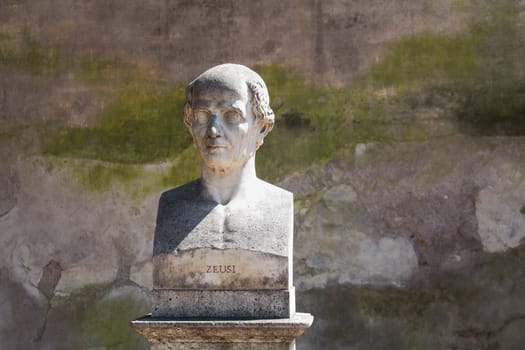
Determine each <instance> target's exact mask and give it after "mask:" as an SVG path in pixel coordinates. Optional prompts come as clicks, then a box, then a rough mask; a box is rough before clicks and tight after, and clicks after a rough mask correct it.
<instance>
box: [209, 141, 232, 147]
mask: <svg viewBox="0 0 525 350" xmlns="http://www.w3.org/2000/svg"><path fill="white" fill-rule="evenodd" d="M206 147H208V148H226V147H228V145H227V144H225V143H217V142H206Z"/></svg>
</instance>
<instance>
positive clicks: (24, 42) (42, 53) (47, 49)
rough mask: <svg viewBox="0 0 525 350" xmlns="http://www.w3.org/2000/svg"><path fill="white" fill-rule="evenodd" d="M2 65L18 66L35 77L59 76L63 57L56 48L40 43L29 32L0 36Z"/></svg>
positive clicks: (0, 62) (4, 33)
mask: <svg viewBox="0 0 525 350" xmlns="http://www.w3.org/2000/svg"><path fill="white" fill-rule="evenodd" d="M0 64H2V65H10V66H17V67H20V68H22V69H24V70H27V71H28V72H30V73H31V74H33V75H43V74H57V73H58V72H59V69H60V68H61V56H60V52H59V50H58V48H57V47H56V46H44V45H41V44H40V43H38V41H37V40H36V39H35V38H34V37H33V35H32V34H31V33H30V32H28V31H22V32H21V33H7V32H3V33H1V34H0Z"/></svg>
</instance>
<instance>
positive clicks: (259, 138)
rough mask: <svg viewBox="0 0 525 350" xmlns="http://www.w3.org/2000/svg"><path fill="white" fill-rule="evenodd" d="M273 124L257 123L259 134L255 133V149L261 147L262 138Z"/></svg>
mask: <svg viewBox="0 0 525 350" xmlns="http://www.w3.org/2000/svg"><path fill="white" fill-rule="evenodd" d="M272 128H273V124H270V123H265V122H263V121H259V122H258V125H257V129H258V130H259V132H258V133H257V141H256V144H255V146H256V149H259V147H261V145H262V144H263V143H264V138H265V137H266V135H268V133H269V132H270V131H271V130H272Z"/></svg>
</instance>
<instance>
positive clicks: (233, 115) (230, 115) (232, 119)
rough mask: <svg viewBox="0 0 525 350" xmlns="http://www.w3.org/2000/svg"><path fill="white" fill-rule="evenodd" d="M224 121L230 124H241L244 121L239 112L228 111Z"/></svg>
mask: <svg viewBox="0 0 525 350" xmlns="http://www.w3.org/2000/svg"><path fill="white" fill-rule="evenodd" d="M224 120H226V121H227V122H228V123H240V122H241V121H242V116H241V114H240V113H239V112H237V111H227V112H226V113H224Z"/></svg>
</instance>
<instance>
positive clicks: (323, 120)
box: [0, 0, 525, 190]
mask: <svg viewBox="0 0 525 350" xmlns="http://www.w3.org/2000/svg"><path fill="white" fill-rule="evenodd" d="M516 6H517V5H516V2H514V1H512V0H504V1H499V2H498V1H490V0H484V1H481V2H480V3H479V4H478V2H476V4H474V3H473V2H471V1H462V2H456V3H454V4H453V7H454V8H455V9H456V10H457V11H466V13H468V14H469V16H470V18H471V25H470V27H468V28H467V30H465V31H464V32H462V33H455V34H447V33H431V32H426V33H418V34H415V35H412V36H410V37H407V38H403V39H401V40H399V41H397V42H395V43H393V44H392V46H391V47H390V48H389V50H388V51H387V53H386V55H385V56H384V57H383V59H382V60H381V61H379V62H378V63H376V64H375V65H373V66H372V67H371V69H370V71H369V73H368V74H365V75H364V76H362V77H361V78H360V79H358V80H356V81H354V82H352V85H351V86H350V85H349V86H329V85H319V84H316V83H315V82H312V81H310V80H308V79H307V78H305V77H304V76H302V75H300V74H298V73H297V72H295V71H294V70H293V69H291V68H290V67H283V66H280V65H277V64H274V65H263V66H256V67H254V69H255V70H256V71H258V72H259V73H260V74H261V75H262V77H263V78H264V80H265V81H266V82H267V85H268V87H269V90H270V95H271V103H272V108H273V109H274V111H275V113H276V124H277V125H276V128H275V129H274V131H272V133H271V134H270V135H269V136H268V137H267V139H266V140H265V144H264V146H263V147H262V148H261V150H260V151H259V152H258V157H257V163H258V165H257V168H258V172H259V175H260V176H261V177H263V178H265V179H269V180H272V181H278V180H279V179H281V178H283V177H284V176H286V175H287V174H290V173H292V172H294V171H299V170H301V169H305V168H306V167H309V166H310V165H312V164H315V163H322V162H324V161H326V160H328V159H330V158H332V157H333V156H334V155H335V154H338V153H340V152H342V151H345V150H348V149H350V150H352V149H353V148H354V147H355V145H356V144H357V143H367V142H376V141H379V142H384V143H389V142H403V141H414V140H426V139H428V138H429V137H436V136H444V135H451V134H454V133H458V132H463V133H467V134H470V133H475V134H489V135H494V134H495V135H500V134H504V135H509V134H510V135H521V134H525V63H524V62H525V60H523V59H522V58H523V57H525V34H524V33H525V29H524V28H525V26H524V25H523V20H522V19H521V17H520V16H519V11H517V7H516ZM10 40H11V39H10V37H9V36H4V37H1V38H0V43H4V44H3V46H2V47H3V48H5V47H8V46H9V45H7V44H5V43H9V42H10ZM25 40H26V42H27V45H26V46H27V47H28V48H29V49H28V50H26V51H27V52H26V53H24V55H25V56H24V57H26V56H27V57H33V58H31V59H30V58H27V59H26V61H27V62H34V64H33V63H31V64H29V63H27V66H26V67H31V66H35V67H43V66H46V64H44V63H42V62H47V61H46V59H43V58H42V57H47V56H46V55H45V54H42V52H44V51H45V50H44V51H42V49H38V45H36V43H34V41H32V40H33V39H30V36H27V37H26V39H25ZM32 43H33V44H32ZM6 45H7V46H6ZM31 47H34V49H30V48H31ZM2 50H3V51H2V52H10V51H9V50H7V51H5V50H4V49H2ZM31 50H33V51H31ZM24 52H25V51H24ZM31 52H33V53H31ZM45 52H48V51H45ZM2 55H3V56H2V57H4V61H5V60H6V59H7V60H9V59H10V58H6V57H11V56H9V55H10V54H5V53H3V54H2ZM48 56H49V55H48ZM38 62H40V63H38ZM28 69H30V68H28ZM31 69H32V68H31ZM39 69H40V70H42V69H41V68H39ZM71 69H72V72H73V76H74V77H75V78H76V79H79V80H81V81H83V82H90V83H93V84H101V85H100V86H102V85H104V84H105V85H104V86H106V87H107V86H109V87H110V88H109V89H106V90H105V91H107V92H108V98H109V100H110V101H111V102H110V103H109V104H108V105H107V107H105V109H104V110H103V111H102V113H101V114H100V115H99V116H97V118H96V121H95V123H93V124H91V125H90V126H88V127H63V128H61V129H60V131H59V132H58V133H56V134H54V133H51V137H49V135H48V134H46V137H45V138H43V140H45V141H44V142H43V147H42V150H43V153H44V154H47V155H53V156H58V157H72V158H78V159H88V160H101V161H105V162H108V163H116V164H120V165H121V168H119V169H113V168H111V167H107V166H106V165H104V166H100V165H97V166H95V167H94V168H93V169H90V170H86V171H85V172H84V173H83V175H82V176H81V178H80V183H81V184H84V185H86V187H87V188H90V189H97V190H103V189H107V188H109V186H110V184H111V183H113V182H114V181H117V182H124V183H127V182H129V183H133V181H134V180H133V181H131V180H130V179H136V178H138V177H141V176H143V174H142V173H140V172H137V171H136V168H133V167H131V168H129V167H126V166H125V165H126V164H130V165H132V164H145V163H159V162H163V161H168V162H170V163H172V164H180V163H187V164H189V163H191V165H190V166H189V167H186V166H179V165H173V167H172V170H170V171H169V175H166V173H165V172H164V173H163V174H161V175H159V176H161V177H160V178H159V179H156V180H155V181H153V180H152V181H151V183H158V184H167V185H177V184H180V183H182V181H183V180H185V179H188V177H189V176H190V174H191V175H192V176H196V175H198V170H197V169H198V160H192V161H191V162H190V161H189V160H188V159H187V157H188V155H190V154H191V155H192V156H193V155H195V153H194V152H193V148H192V146H190V145H191V138H190V136H189V134H188V133H187V131H186V130H185V128H184V126H183V123H182V109H183V104H184V85H183V84H181V85H177V86H175V87H168V86H166V84H165V82H164V81H163V80H162V79H161V78H159V77H158V76H156V75H155V73H152V72H145V71H144V69H141V68H138V67H137V66H133V65H131V64H128V63H125V62H122V61H118V60H114V59H109V60H108V59H104V58H100V57H89V58H85V59H82V60H80V61H79V63H78V64H76V65H75V66H74V67H73V68H71ZM37 70H38V69H35V71H37ZM283 150H286V151H285V152H283ZM106 168H107V169H106ZM128 168H129V169H128ZM108 169H112V170H108ZM124 169H127V170H124ZM133 169H135V170H133ZM112 171H114V175H112ZM139 173H140V174H139ZM77 174H78V172H77ZM152 186H153V185H152ZM146 187H147V186H146Z"/></svg>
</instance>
